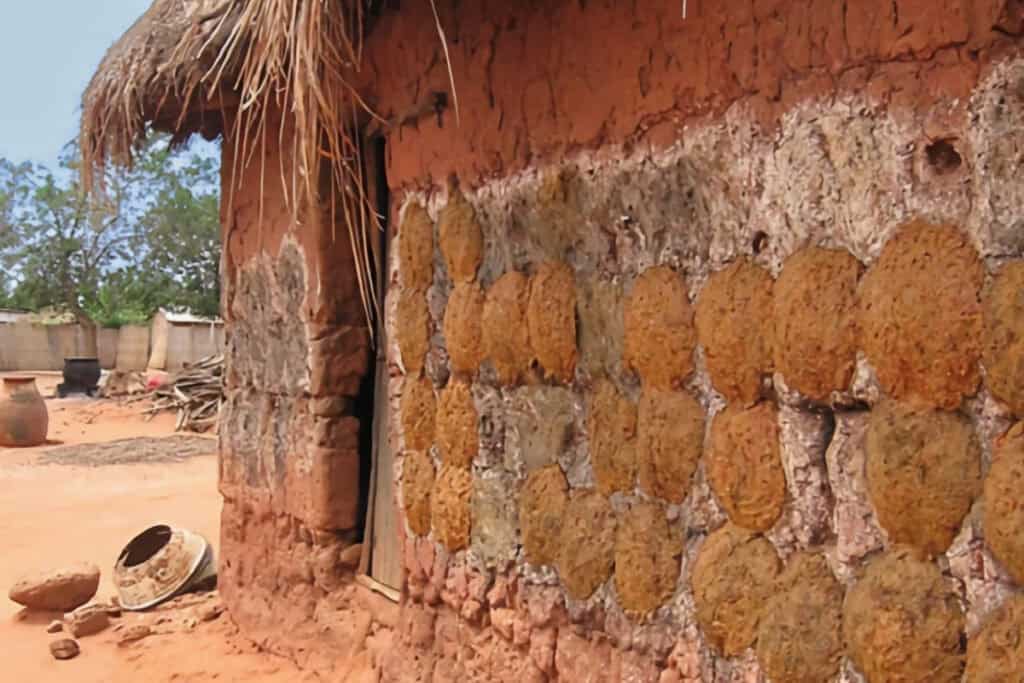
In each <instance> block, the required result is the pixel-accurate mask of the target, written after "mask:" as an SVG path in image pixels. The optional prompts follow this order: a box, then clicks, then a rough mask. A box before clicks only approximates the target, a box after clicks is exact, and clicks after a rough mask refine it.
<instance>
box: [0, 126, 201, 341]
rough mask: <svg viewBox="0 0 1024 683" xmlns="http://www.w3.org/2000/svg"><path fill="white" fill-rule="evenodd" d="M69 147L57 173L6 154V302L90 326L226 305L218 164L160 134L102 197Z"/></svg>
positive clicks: (0, 210)
mask: <svg viewBox="0 0 1024 683" xmlns="http://www.w3.org/2000/svg"><path fill="white" fill-rule="evenodd" d="M78 164H79V154H78V150H77V148H76V147H74V146H69V147H68V148H66V149H65V150H64V153H63V154H62V155H61V158H60V161H59V164H58V166H57V168H56V169H53V170H51V169H47V168H45V167H42V166H38V165H32V164H14V163H12V162H10V161H7V160H4V159H0V266H2V268H0V306H8V307H17V308H25V309H29V310H39V309H43V308H56V309H61V310H66V311H71V312H72V313H74V314H75V316H76V317H77V318H78V319H79V320H80V321H81V322H83V323H84V324H91V323H92V322H93V321H95V322H97V323H100V324H103V325H119V324H123V323H126V322H136V321H141V320H145V319H148V318H149V317H150V316H151V315H152V314H153V313H154V312H155V311H156V309H157V308H160V307H165V308H170V309H175V310H182V309H189V310H191V311H192V312H194V313H197V314H201V315H216V314H217V313H218V311H219V307H220V280H219V265H220V221H219V195H218V192H219V183H218V177H217V165H216V162H215V161H214V160H213V159H211V158H209V157H207V156H203V155H199V154H180V153H177V154H175V153H171V152H170V151H168V146H167V140H166V138H163V137H160V136H155V137H154V138H153V139H151V140H150V141H149V142H148V143H147V145H146V146H145V147H144V148H143V149H142V150H141V151H140V154H139V157H138V162H137V163H136V165H135V167H134V168H133V169H130V170H126V169H111V170H110V171H108V172H107V173H106V174H105V177H104V187H105V191H104V192H103V194H102V196H98V195H94V196H87V195H85V194H84V193H83V192H82V188H81V187H80V185H79V183H78V168H77V166H78Z"/></svg>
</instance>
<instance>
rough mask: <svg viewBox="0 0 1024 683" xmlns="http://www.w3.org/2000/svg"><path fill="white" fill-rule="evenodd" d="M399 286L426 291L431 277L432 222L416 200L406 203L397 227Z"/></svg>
mask: <svg viewBox="0 0 1024 683" xmlns="http://www.w3.org/2000/svg"><path fill="white" fill-rule="evenodd" d="M398 259H399V263H400V268H401V276H402V287H403V288H405V289H409V290H413V291H417V292H426V291H427V288H428V287H430V283H431V282H433V281H434V222H433V221H431V220H430V216H429V215H428V214H427V210H426V209H424V208H423V206H422V205H420V204H410V205H409V207H408V208H406V210H405V215H404V216H402V226H401V227H400V228H399V229H398Z"/></svg>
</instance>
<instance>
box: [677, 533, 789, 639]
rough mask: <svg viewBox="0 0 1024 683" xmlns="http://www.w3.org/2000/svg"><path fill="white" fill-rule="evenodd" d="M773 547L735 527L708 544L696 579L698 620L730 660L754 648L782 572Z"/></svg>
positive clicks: (693, 581) (695, 567) (694, 575)
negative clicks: (762, 617) (765, 612)
mask: <svg viewBox="0 0 1024 683" xmlns="http://www.w3.org/2000/svg"><path fill="white" fill-rule="evenodd" d="M780 568H781V567H780V563H779V557H778V555H776V554H775V549H774V548H773V547H772V544H771V543H769V542H768V541H767V540H765V539H764V538H763V537H762V536H757V535H755V534H753V533H751V532H749V531H745V530H743V529H741V528H739V527H737V526H734V525H732V524H727V525H726V526H723V527H722V528H720V529H719V530H718V531H715V532H714V533H712V534H711V535H710V536H708V538H707V539H706V540H705V541H704V544H703V545H702V546H701V548H700V551H699V553H698V554H697V560H696V562H694V565H693V570H692V573H691V576H690V583H691V585H692V586H693V598H694V604H695V606H696V613H697V621H698V622H699V623H700V626H701V628H702V629H703V631H704V635H705V637H706V638H707V639H708V642H709V643H710V644H711V646H712V647H714V648H715V649H716V650H718V651H719V652H721V653H722V654H724V655H726V656H733V655H738V654H740V653H741V652H743V651H744V650H746V649H747V648H748V647H750V646H751V645H753V644H754V640H755V638H756V635H757V628H758V624H759V622H760V620H761V614H762V611H763V609H764V605H765V602H766V601H767V599H768V598H769V596H771V595H772V592H773V590H774V588H775V580H776V578H777V576H778V574H779V570H780Z"/></svg>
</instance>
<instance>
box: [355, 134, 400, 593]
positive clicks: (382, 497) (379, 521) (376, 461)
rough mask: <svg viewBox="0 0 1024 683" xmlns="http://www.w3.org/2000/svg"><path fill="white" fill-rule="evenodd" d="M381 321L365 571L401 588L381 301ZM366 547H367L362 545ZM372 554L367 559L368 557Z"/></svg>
mask: <svg viewBox="0 0 1024 683" xmlns="http://www.w3.org/2000/svg"><path fill="white" fill-rule="evenodd" d="M385 154H386V150H385V146H384V138H376V139H373V140H368V141H366V154H365V155H364V158H365V159H366V162H367V180H368V183H367V184H368V185H369V186H370V187H369V190H370V193H371V198H372V200H373V201H374V203H375V205H376V206H377V213H378V215H379V216H382V217H384V218H383V219H382V220H383V222H384V225H382V226H381V227H382V228H383V229H382V230H381V231H380V235H379V241H377V242H375V244H376V246H377V249H376V250H375V252H376V254H375V255H376V258H375V259H374V260H375V261H376V265H377V274H378V276H377V291H378V292H379V294H380V301H381V302H383V301H384V298H385V296H386V294H387V292H386V289H387V283H388V277H387V263H388V246H389V241H388V233H389V229H388V227H389V226H388V225H387V217H388V216H389V215H390V198H389V196H388V185H387V175H386V173H385V168H386V163H385V162H386V157H385ZM381 309H382V311H381V313H382V314H381V315H379V316H378V320H377V330H376V332H377V334H376V342H377V343H376V351H375V354H374V358H375V361H376V368H375V379H374V392H373V396H374V398H373V469H372V472H371V475H370V496H369V500H368V501H367V503H368V509H367V515H366V529H365V534H364V539H365V540H364V543H365V544H367V546H368V547H369V554H368V558H367V555H366V554H365V553H364V562H366V566H365V570H366V573H367V574H369V576H370V578H372V579H373V580H374V581H376V582H377V583H379V584H382V585H383V586H385V587H387V588H391V589H394V590H396V591H397V590H398V589H399V588H400V587H401V583H402V556H401V555H402V553H401V545H400V542H399V539H400V529H401V526H400V525H401V523H402V521H401V518H400V517H399V513H398V507H397V501H396V497H395V476H394V467H395V454H394V452H393V451H392V448H391V445H392V444H391V442H390V440H389V439H388V434H389V432H390V426H389V423H390V420H391V415H390V413H389V402H388V359H387V348H388V339H387V336H386V331H385V325H384V320H383V305H382V306H381ZM364 547H365V546H364ZM367 559H368V561H366V560H367Z"/></svg>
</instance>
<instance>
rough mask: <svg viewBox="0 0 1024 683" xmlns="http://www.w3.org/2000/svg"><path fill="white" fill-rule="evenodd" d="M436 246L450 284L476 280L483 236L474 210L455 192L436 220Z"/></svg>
mask: <svg viewBox="0 0 1024 683" xmlns="http://www.w3.org/2000/svg"><path fill="white" fill-rule="evenodd" d="M438 223H439V225H438V243H439V244H440V246H441V253H442V254H443V255H444V260H445V264H446V265H447V267H448V275H449V277H451V279H452V281H453V282H456V283H468V282H473V281H474V280H476V275H477V270H478V269H479V268H480V263H481V261H482V258H483V234H482V233H481V231H480V223H479V222H478V221H477V218H476V211H474V209H473V206H472V205H471V204H470V203H469V202H467V201H466V198H465V196H463V194H462V193H461V192H459V191H455V192H454V193H452V196H451V198H450V199H449V200H448V204H447V205H445V207H444V209H443V210H442V211H441V215H440V218H439V220H438Z"/></svg>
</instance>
